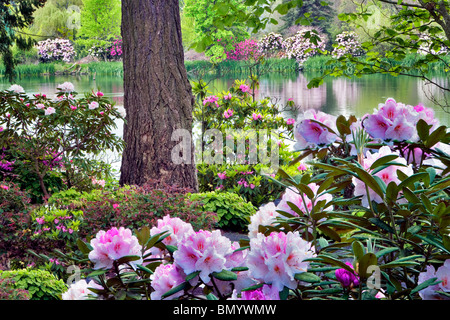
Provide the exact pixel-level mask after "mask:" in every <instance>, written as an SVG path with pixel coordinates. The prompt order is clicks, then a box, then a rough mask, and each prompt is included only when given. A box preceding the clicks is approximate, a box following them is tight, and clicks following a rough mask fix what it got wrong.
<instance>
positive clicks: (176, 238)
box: [150, 215, 194, 256]
mask: <svg viewBox="0 0 450 320" xmlns="http://www.w3.org/2000/svg"><path fill="white" fill-rule="evenodd" d="M162 232H167V233H168V234H169V236H167V237H165V238H164V240H163V241H162V242H163V243H164V244H165V245H166V246H174V247H178V245H179V244H180V243H181V242H182V241H183V239H184V238H185V237H186V236H188V235H190V234H192V233H194V229H193V228H192V225H191V224H189V223H186V222H184V221H183V220H181V219H180V218H171V217H170V216H169V215H166V216H164V217H163V218H162V219H158V221H157V224H156V226H154V227H153V228H152V229H151V230H150V235H151V236H154V235H157V234H159V233H162ZM150 252H151V253H152V255H154V256H164V255H165V254H166V252H163V251H162V250H161V249H158V248H156V247H154V248H151V249H150Z"/></svg>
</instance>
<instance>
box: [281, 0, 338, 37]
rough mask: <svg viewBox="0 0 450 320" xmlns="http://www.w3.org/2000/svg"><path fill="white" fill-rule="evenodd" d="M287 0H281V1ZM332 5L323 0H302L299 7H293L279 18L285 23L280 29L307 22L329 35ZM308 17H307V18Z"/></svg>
mask: <svg viewBox="0 0 450 320" xmlns="http://www.w3.org/2000/svg"><path fill="white" fill-rule="evenodd" d="M288 1H289V0H283V3H286V2H288ZM335 13H336V12H335V10H334V9H333V7H332V6H331V5H330V4H329V3H327V2H326V1H323V0H304V1H303V5H302V6H301V7H294V8H292V9H291V10H289V11H288V13H286V14H285V15H284V16H283V17H282V18H281V20H283V21H284V22H285V23H284V24H283V26H282V27H281V30H280V31H286V29H288V28H290V27H292V26H295V25H298V24H300V23H303V24H309V25H311V26H313V27H318V28H320V29H322V32H324V33H326V34H327V35H328V36H331V30H330V29H331V26H332V23H333V17H334V15H335ZM308 18H309V19H308Z"/></svg>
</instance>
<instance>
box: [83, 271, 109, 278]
mask: <svg viewBox="0 0 450 320" xmlns="http://www.w3.org/2000/svg"><path fill="white" fill-rule="evenodd" d="M108 271H109V270H102V269H100V270H95V271H93V272H91V273H89V274H88V275H87V278H93V277H97V276H101V275H103V274H105V273H107V272H108Z"/></svg>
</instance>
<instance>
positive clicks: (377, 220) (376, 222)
mask: <svg viewBox="0 0 450 320" xmlns="http://www.w3.org/2000/svg"><path fill="white" fill-rule="evenodd" d="M368 220H369V221H370V222H372V223H373V224H374V225H376V226H377V227H379V228H381V229H383V230H384V231H387V232H389V233H395V230H394V229H393V228H392V227H391V226H389V225H388V224H387V223H386V222H384V221H383V220H381V219H380V218H369V219H368Z"/></svg>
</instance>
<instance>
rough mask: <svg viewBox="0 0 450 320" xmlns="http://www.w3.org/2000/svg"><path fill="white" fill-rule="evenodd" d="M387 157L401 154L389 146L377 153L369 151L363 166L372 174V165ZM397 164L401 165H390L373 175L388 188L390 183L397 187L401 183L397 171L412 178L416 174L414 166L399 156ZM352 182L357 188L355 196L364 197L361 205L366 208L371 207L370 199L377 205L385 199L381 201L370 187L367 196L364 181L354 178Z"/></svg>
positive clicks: (396, 160)
mask: <svg viewBox="0 0 450 320" xmlns="http://www.w3.org/2000/svg"><path fill="white" fill-rule="evenodd" d="M387 155H397V156H399V153H398V152H394V151H392V150H391V149H390V148H389V147H388V146H383V147H381V148H380V149H379V151H378V152H375V153H371V152H370V151H367V153H366V157H365V158H364V159H363V160H362V166H363V168H364V169H365V170H366V171H368V172H369V173H371V171H372V170H370V167H371V166H372V164H373V163H374V162H375V161H376V160H378V159H380V158H382V157H384V156H387ZM395 162H396V163H398V164H399V165H390V166H388V167H386V168H384V169H383V170H380V171H378V172H377V173H375V174H372V175H374V176H376V177H379V178H380V179H381V180H382V181H383V182H384V183H385V184H386V186H387V185H388V184H389V183H390V182H395V183H396V184H397V185H398V184H399V183H400V182H401V181H400V179H399V178H398V176H397V170H400V171H401V172H403V173H404V174H406V175H407V176H411V175H413V174H414V171H413V169H412V165H407V161H406V159H405V158H402V157H400V156H399V157H398V158H397V159H395ZM352 182H353V184H354V186H355V193H354V194H355V196H362V201H361V204H362V205H363V206H365V207H368V206H369V199H370V200H371V201H375V202H376V203H381V202H383V199H381V197H380V196H379V195H378V194H377V193H376V192H375V191H373V190H372V189H371V188H370V187H368V190H369V194H367V191H366V184H365V183H364V182H363V181H361V180H359V179H357V178H355V177H353V178H352Z"/></svg>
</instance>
